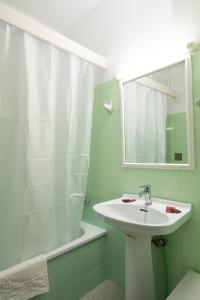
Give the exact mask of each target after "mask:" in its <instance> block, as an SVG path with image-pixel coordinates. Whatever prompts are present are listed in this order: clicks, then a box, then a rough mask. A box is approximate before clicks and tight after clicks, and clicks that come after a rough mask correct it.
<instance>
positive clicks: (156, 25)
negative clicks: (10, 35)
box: [0, 0, 200, 80]
mask: <svg viewBox="0 0 200 300" xmlns="http://www.w3.org/2000/svg"><path fill="white" fill-rule="evenodd" d="M0 1H2V2H4V3H7V4H9V5H11V6H13V7H14V8H17V9H18V10H20V11H22V12H24V13H25V14H27V15H29V16H31V17H32V18H34V19H36V20H38V21H39V22H41V23H44V24H45V25H47V26H49V27H52V28H53V29H55V30H57V31H58V32H60V33H64V34H65V35H67V36H68V37H69V38H71V39H73V40H75V41H77V42H78V43H80V44H82V45H84V46H86V47H88V48H90V49H91V50H94V51H96V52H97V53H99V54H102V55H105V56H106V57H107V58H108V70H107V72H106V74H105V76H104V77H103V80H106V79H110V78H112V77H113V75H116V74H121V76H122V77H126V76H131V77H135V76H138V75H141V73H146V72H149V71H151V70H152V69H157V68H159V67H162V66H163V65H165V64H168V63H170V62H174V61H176V60H177V59H178V60H179V59H180V56H183V55H184V53H185V49H186V44H187V43H188V42H190V41H200V30H199V28H200V0H84V1H83V0H59V1H57V0H43V1H41V0H28V1H27V0H0Z"/></svg>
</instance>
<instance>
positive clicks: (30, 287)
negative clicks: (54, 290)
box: [0, 255, 49, 300]
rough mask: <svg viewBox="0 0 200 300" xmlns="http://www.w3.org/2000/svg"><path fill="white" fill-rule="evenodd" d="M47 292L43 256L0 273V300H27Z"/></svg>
mask: <svg viewBox="0 0 200 300" xmlns="http://www.w3.org/2000/svg"><path fill="white" fill-rule="evenodd" d="M48 291H49V282H48V273H47V261H46V257H45V256H43V255H40V256H37V257H34V258H32V259H29V260H27V261H25V262H23V263H21V264H19V265H16V266H14V267H11V268H9V269H7V270H5V271H2V272H0V300H11V299H12V300H27V299H30V298H32V297H34V296H37V295H40V294H43V293H46V292H48Z"/></svg>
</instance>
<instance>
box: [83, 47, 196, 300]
mask: <svg viewBox="0 0 200 300" xmlns="http://www.w3.org/2000/svg"><path fill="white" fill-rule="evenodd" d="M192 67H193V97H194V128H195V152H196V169H195V170H155V169H152V170H151V169H128V168H124V167H123V166H122V162H121V140H120V139H121V133H120V126H121V124H120V122H121V121H120V113H119V112H120V93H119V87H118V83H117V81H116V80H112V81H109V82H106V83H105V84H101V85H99V86H98V87H97V88H96V91H95V101H94V113H93V124H94V126H93V129H92V139H91V160H90V171H89V177H88V187H87V195H88V197H89V199H90V205H88V206H87V207H86V208H85V210H84V218H85V219H86V220H88V221H90V222H91V223H94V224H99V225H101V226H104V227H105V228H107V229H108V237H107V244H106V246H107V253H108V257H109V259H108V275H109V276H110V277H111V279H113V280H114V281H116V282H117V283H118V284H120V285H122V286H123V285H124V278H122V277H123V276H124V240H123V236H122V235H121V234H119V233H118V235H117V233H116V230H115V229H111V227H109V226H107V225H106V224H103V221H102V220H100V218H97V217H96V216H95V214H94V212H93V210H92V206H93V204H95V203H98V202H102V201H105V200H109V199H113V198H116V197H118V196H121V195H122V193H137V192H138V191H139V189H138V186H139V185H141V184H145V183H150V184H151V185H152V193H153V196H155V197H156V196H157V197H162V198H166V199H172V200H176V201H184V202H190V203H192V204H193V214H192V219H191V221H190V222H188V224H185V225H183V227H182V228H181V229H180V230H178V231H177V232H176V233H174V234H172V235H170V236H169V237H167V238H168V245H167V247H166V249H165V251H164V252H163V253H165V255H164V254H163V255H161V254H158V253H157V254H156V255H154V264H161V262H162V259H161V258H160V257H163V266H165V268H164V267H163V268H164V269H165V270H166V271H165V272H161V271H158V270H159V268H158V265H157V266H155V270H157V271H156V272H155V273H156V274H157V275H156V276H157V278H156V282H157V300H162V299H164V294H165V290H166V288H168V292H169V291H171V289H172V288H173V287H174V286H175V285H176V284H177V283H178V281H179V280H180V279H181V278H182V276H183V275H184V273H185V272H186V270H187V269H189V268H194V269H195V270H197V271H199V272H200V264H199V258H198V255H197V253H200V235H199V236H198V229H199V225H200V224H199V220H200V193H199V191H198V189H199V182H200V108H198V107H197V106H196V105H195V101H196V100H197V99H199V98H200V71H199V70H200V52H198V53H195V54H194V55H193V59H192ZM108 99H112V101H113V104H114V111H113V113H112V114H108V113H107V112H106V111H105V110H104V109H103V104H104V102H105V101H106V100H108ZM176 117H177V116H174V119H173V122H174V124H175V125H176V126H177V128H178V129H180V128H181V126H182V127H184V126H185V125H184V122H183V120H184V115H183V114H182V115H181V114H180V115H179V116H178V117H177V118H176ZM184 140H185V136H181V134H179V139H177V144H178V143H179V144H178V147H179V148H178V150H179V151H182V152H184V153H185V154H184V156H186V155H187V153H186V152H187V150H183V144H184ZM174 151H175V149H174ZM188 237H191V244H190V242H189V241H188ZM193 248H195V249H193ZM190 256H193V257H192V258H191V259H190ZM155 257H157V259H156V258H155ZM163 268H161V270H163ZM164 273H165V274H167V275H166V276H167V279H166V277H165V274H164ZM117 274H123V275H122V276H121V275H120V276H119V275H117ZM158 274H160V275H158ZM160 286H162V289H161V288H160Z"/></svg>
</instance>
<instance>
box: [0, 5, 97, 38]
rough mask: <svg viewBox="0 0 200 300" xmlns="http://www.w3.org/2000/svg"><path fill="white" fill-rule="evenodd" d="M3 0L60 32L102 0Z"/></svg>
mask: <svg viewBox="0 0 200 300" xmlns="http://www.w3.org/2000/svg"><path fill="white" fill-rule="evenodd" d="M1 2H3V3H5V4H7V5H10V6H12V7H13V8H16V9H17V10H19V11H21V12H23V13H25V14H27V15H29V16H31V17H32V18H34V19H35V20H37V21H39V22H40V23H43V24H44V25H47V26H49V27H51V28H53V29H55V30H56V31H58V32H60V33H65V32H66V31H67V30H68V29H69V27H71V26H72V25H73V24H74V23H76V22H77V21H78V20H79V19H80V17H82V16H83V15H85V14H87V13H88V12H89V11H90V10H91V9H92V8H93V7H95V6H96V5H97V4H98V3H99V2H101V0H1Z"/></svg>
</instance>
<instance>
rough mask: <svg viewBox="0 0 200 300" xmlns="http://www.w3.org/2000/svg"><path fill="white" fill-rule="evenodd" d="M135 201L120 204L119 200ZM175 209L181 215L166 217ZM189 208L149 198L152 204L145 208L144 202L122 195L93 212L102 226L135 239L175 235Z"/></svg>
mask: <svg viewBox="0 0 200 300" xmlns="http://www.w3.org/2000/svg"><path fill="white" fill-rule="evenodd" d="M124 198H129V199H136V201H134V202H131V203H123V202H122V199H124ZM167 206H173V207H176V208H177V209H178V210H180V211H181V212H180V213H178V214H176V213H173V214H171V213H167V212H166V207H167ZM191 207H192V206H191V204H188V203H181V202H175V201H171V200H165V199H158V198H152V204H151V205H149V206H145V201H144V199H143V198H140V197H138V196H137V195H127V194H124V195H123V196H122V198H119V199H114V200H111V201H106V202H103V203H100V204H97V205H95V206H94V207H93V209H94V211H95V212H96V213H97V214H98V215H100V216H101V217H103V218H104V220H105V222H107V223H110V224H111V225H113V226H115V227H117V228H118V229H120V230H121V231H123V232H124V233H126V234H128V235H131V236H134V237H137V236H154V235H165V234H170V233H172V232H174V231H175V230H176V229H178V228H179V227H180V226H181V225H182V224H183V223H185V222H186V221H187V220H188V219H189V218H190V216H191Z"/></svg>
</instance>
